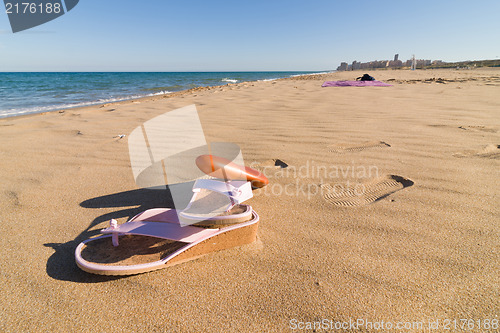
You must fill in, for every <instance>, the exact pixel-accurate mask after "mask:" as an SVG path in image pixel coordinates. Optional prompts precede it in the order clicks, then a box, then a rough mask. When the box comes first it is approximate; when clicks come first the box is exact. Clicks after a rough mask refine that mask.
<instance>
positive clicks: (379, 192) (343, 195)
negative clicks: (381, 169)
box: [321, 175, 414, 207]
mask: <svg viewBox="0 0 500 333" xmlns="http://www.w3.org/2000/svg"><path fill="white" fill-rule="evenodd" d="M413 184H414V183H413V181H411V180H409V179H407V178H404V177H401V176H396V175H387V176H384V177H379V178H377V179H374V180H371V181H369V182H367V183H360V184H356V185H355V186H354V187H351V188H346V187H344V186H343V185H341V184H333V185H332V184H322V185H321V190H322V193H323V198H324V199H325V200H326V201H327V202H328V203H330V204H332V205H335V206H340V207H359V206H365V205H368V204H371V203H373V202H375V201H378V200H380V199H383V198H385V197H387V196H388V195H390V194H392V193H394V192H396V191H399V190H402V189H403V188H405V187H408V186H412V185H413Z"/></svg>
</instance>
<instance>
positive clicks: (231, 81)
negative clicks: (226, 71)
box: [221, 78, 238, 83]
mask: <svg viewBox="0 0 500 333" xmlns="http://www.w3.org/2000/svg"><path fill="white" fill-rule="evenodd" d="M221 81H222V82H229V83H236V82H238V80H235V79H228V78H224V79H222V80H221Z"/></svg>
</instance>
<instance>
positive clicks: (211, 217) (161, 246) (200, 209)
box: [75, 155, 268, 275]
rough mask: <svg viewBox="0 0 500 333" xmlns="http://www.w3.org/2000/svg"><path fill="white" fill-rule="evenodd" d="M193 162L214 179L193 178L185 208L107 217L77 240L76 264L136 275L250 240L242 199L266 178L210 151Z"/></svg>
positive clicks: (253, 229)
mask: <svg viewBox="0 0 500 333" xmlns="http://www.w3.org/2000/svg"><path fill="white" fill-rule="evenodd" d="M196 163H197V165H198V167H199V168H200V169H201V170H202V171H204V172H205V173H207V174H208V175H210V176H212V177H214V178H217V179H198V180H197V181H196V182H195V183H194V186H193V192H194V193H193V196H192V198H191V200H190V202H189V203H188V205H187V206H186V208H184V209H183V210H176V209H168V208H155V209H149V210H146V211H144V212H142V213H139V214H138V215H136V216H134V217H133V218H132V219H130V220H129V221H128V222H126V223H123V224H121V225H118V224H117V222H116V221H115V220H111V222H110V226H109V227H108V228H106V229H103V230H101V232H102V234H103V235H101V236H98V237H95V238H90V239H88V240H86V241H84V242H82V243H80V244H79V245H78V247H77V248H76V250H75V259H76V263H77V265H78V267H80V268H81V269H82V270H84V271H87V272H90V273H94V274H101V275H130V274H138V273H144V272H149V271H153V270H157V269H161V268H165V267H169V266H172V265H175V264H179V263H182V262H186V261H189V260H193V259H196V258H199V257H201V256H203V255H205V254H208V253H210V252H215V251H219V250H223V249H228V248H232V247H235V246H239V245H244V244H249V243H251V242H253V241H254V240H255V239H256V235H257V228H258V224H259V216H258V215H257V213H256V212H255V211H254V210H253V208H252V207H251V206H249V205H245V204H243V203H242V202H244V201H246V200H248V199H250V198H251V197H252V196H253V195H252V185H253V186H254V187H262V186H264V185H266V184H267V183H268V180H267V178H266V177H265V176H264V175H263V174H261V173H259V172H258V171H256V170H254V169H251V168H248V167H241V166H239V165H236V164H234V163H232V162H230V161H228V160H225V159H223V158H220V157H216V156H212V155H203V156H200V157H198V159H197V161H196Z"/></svg>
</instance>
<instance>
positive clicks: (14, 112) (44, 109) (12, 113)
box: [0, 91, 171, 118]
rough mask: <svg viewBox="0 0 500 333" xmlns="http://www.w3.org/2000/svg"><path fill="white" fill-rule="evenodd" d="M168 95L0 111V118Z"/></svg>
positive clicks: (133, 96) (126, 97)
mask: <svg viewBox="0 0 500 333" xmlns="http://www.w3.org/2000/svg"><path fill="white" fill-rule="evenodd" d="M170 93H171V91H159V92H155V93H151V94H144V95H131V96H123V97H115V98H105V99H99V100H97V101H88V102H80V103H68V104H59V105H47V106H38V107H32V108H23V109H8V110H0V118H6V117H12V116H20V115H26V114H32V113H42V112H50V111H57V110H63V109H72V108H78V107H84V106H91V105H99V104H106V103H114V102H122V101H128V100H131V99H136V98H143V97H152V96H159V95H166V94H170Z"/></svg>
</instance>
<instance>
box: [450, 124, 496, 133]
mask: <svg viewBox="0 0 500 333" xmlns="http://www.w3.org/2000/svg"><path fill="white" fill-rule="evenodd" d="M458 128H460V129H461V130H464V131H481V132H489V133H496V132H497V129H496V128H495V127H492V126H458Z"/></svg>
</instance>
